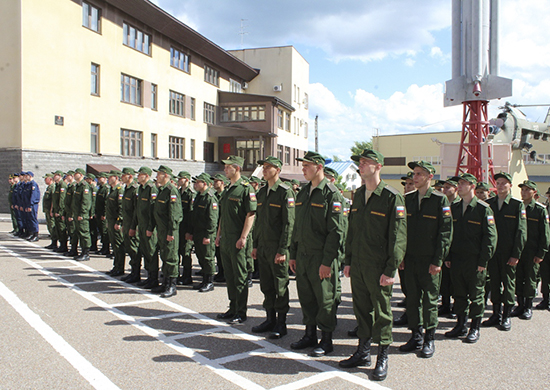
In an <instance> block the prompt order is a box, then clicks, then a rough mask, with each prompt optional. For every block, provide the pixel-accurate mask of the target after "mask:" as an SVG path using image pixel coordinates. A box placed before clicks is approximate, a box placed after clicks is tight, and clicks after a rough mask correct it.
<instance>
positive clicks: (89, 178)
mask: <svg viewBox="0 0 550 390" xmlns="http://www.w3.org/2000/svg"><path fill="white" fill-rule="evenodd" d="M84 180H86V182H87V183H88V184H89V185H90V188H91V190H92V207H91V209H90V237H91V240H92V246H91V247H90V252H92V253H96V252H97V237H98V234H99V231H98V229H99V227H98V223H97V219H96V217H95V204H96V200H97V185H96V182H95V180H96V176H95V175H94V174H93V173H88V174H86V176H85V177H84Z"/></svg>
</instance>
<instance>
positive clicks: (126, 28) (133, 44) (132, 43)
mask: <svg viewBox="0 0 550 390" xmlns="http://www.w3.org/2000/svg"><path fill="white" fill-rule="evenodd" d="M132 31H134V32H135V35H134V36H132V37H131V36H130V33H131V32H132ZM140 36H141V39H139V38H140ZM130 38H131V40H130ZM145 38H147V39H145ZM138 41H140V42H139V46H140V47H141V48H138ZM122 44H123V45H124V46H126V47H129V48H131V49H134V50H136V51H139V52H140V53H143V54H145V55H147V56H149V57H151V56H152V51H153V50H152V49H153V45H152V44H153V36H152V35H151V34H148V33H146V32H144V31H143V30H141V29H139V28H137V27H135V26H134V25H132V24H130V23H128V22H122ZM145 44H147V51H144V50H142V48H143V47H145Z"/></svg>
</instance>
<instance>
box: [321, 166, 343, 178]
mask: <svg viewBox="0 0 550 390" xmlns="http://www.w3.org/2000/svg"><path fill="white" fill-rule="evenodd" d="M323 171H324V172H325V175H330V176H332V177H334V178H337V177H338V176H340V175H339V174H338V172H336V171H335V170H334V169H333V168H330V167H325V168H324V169H323Z"/></svg>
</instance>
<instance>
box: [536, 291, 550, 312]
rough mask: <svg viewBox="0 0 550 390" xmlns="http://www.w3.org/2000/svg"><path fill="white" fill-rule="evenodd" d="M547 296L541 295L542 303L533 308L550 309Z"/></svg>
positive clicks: (549, 301)
mask: <svg viewBox="0 0 550 390" xmlns="http://www.w3.org/2000/svg"><path fill="white" fill-rule="evenodd" d="M548 298H549V296H548V294H542V301H540V303H539V304H538V305H537V306H535V309H537V310H548V309H549V308H550V300H548Z"/></svg>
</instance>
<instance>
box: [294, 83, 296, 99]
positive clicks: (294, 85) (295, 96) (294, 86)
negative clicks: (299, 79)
mask: <svg viewBox="0 0 550 390" xmlns="http://www.w3.org/2000/svg"><path fill="white" fill-rule="evenodd" d="M294 101H296V84H294Z"/></svg>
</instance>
